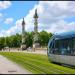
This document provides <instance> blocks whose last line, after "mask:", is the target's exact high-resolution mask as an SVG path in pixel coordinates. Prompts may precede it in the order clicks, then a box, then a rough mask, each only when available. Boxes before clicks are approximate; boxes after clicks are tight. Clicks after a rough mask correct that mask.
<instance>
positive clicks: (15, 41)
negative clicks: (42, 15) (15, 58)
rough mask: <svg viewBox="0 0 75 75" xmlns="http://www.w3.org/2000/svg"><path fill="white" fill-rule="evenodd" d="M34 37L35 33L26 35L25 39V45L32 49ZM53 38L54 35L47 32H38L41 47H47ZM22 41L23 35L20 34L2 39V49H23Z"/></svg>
mask: <svg viewBox="0 0 75 75" xmlns="http://www.w3.org/2000/svg"><path fill="white" fill-rule="evenodd" d="M33 35H34V32H26V33H25V37H26V38H25V39H26V42H25V44H26V46H27V47H32V45H33ZM51 36H52V33H48V32H46V31H41V32H38V42H39V44H40V46H47V44H48V41H49V39H50V37H51ZM21 40H22V37H21V34H18V33H17V34H16V35H11V36H8V37H0V49H2V48H4V47H10V48H13V47H15V48H16V47H21V42H22V41H21Z"/></svg>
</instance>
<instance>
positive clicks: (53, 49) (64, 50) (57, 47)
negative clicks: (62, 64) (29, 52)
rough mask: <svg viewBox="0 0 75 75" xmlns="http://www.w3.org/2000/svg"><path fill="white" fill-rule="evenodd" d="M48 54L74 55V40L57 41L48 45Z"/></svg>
mask: <svg viewBox="0 0 75 75" xmlns="http://www.w3.org/2000/svg"><path fill="white" fill-rule="evenodd" d="M50 53H52V54H61V55H75V38H66V39H57V40H54V41H52V43H51V45H50Z"/></svg>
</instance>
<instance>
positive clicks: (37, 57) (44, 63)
mask: <svg viewBox="0 0 75 75" xmlns="http://www.w3.org/2000/svg"><path fill="white" fill-rule="evenodd" d="M0 54H1V55H3V56H5V57H7V58H8V59H10V60H11V61H14V62H16V63H17V64H19V65H21V66H22V67H24V68H25V69H27V70H29V71H30V72H32V73H33V74H75V69H71V68H67V67H63V66H60V65H56V64H53V63H51V62H49V61H48V57H47V55H42V54H33V53H23V52H0Z"/></svg>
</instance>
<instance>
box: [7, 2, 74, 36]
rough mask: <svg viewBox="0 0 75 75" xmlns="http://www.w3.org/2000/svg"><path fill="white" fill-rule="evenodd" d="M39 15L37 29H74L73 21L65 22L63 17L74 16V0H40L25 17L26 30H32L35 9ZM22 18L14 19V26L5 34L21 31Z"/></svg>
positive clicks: (61, 30)
mask: <svg viewBox="0 0 75 75" xmlns="http://www.w3.org/2000/svg"><path fill="white" fill-rule="evenodd" d="M36 8H37V12H38V15H39V18H38V21H39V23H38V27H39V29H38V30H39V31H41V30H46V31H49V32H52V33H57V32H64V31H70V30H75V22H72V23H67V22H66V21H64V18H67V17H71V16H75V1H40V2H39V3H38V4H37V5H35V6H34V8H33V9H31V10H30V11H29V13H28V14H27V15H26V16H25V17H24V18H25V22H26V25H25V29H26V31H33V30H34V18H33V15H34V13H35V9H36ZM21 22H22V19H20V20H18V21H16V23H15V26H13V27H11V28H10V29H9V30H7V31H6V33H7V34H9V35H10V34H12V33H13V34H14V33H16V32H21Z"/></svg>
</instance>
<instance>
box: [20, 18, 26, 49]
mask: <svg viewBox="0 0 75 75" xmlns="http://www.w3.org/2000/svg"><path fill="white" fill-rule="evenodd" d="M21 48H22V50H25V49H26V45H25V21H24V18H23V21H22V45H21Z"/></svg>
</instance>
